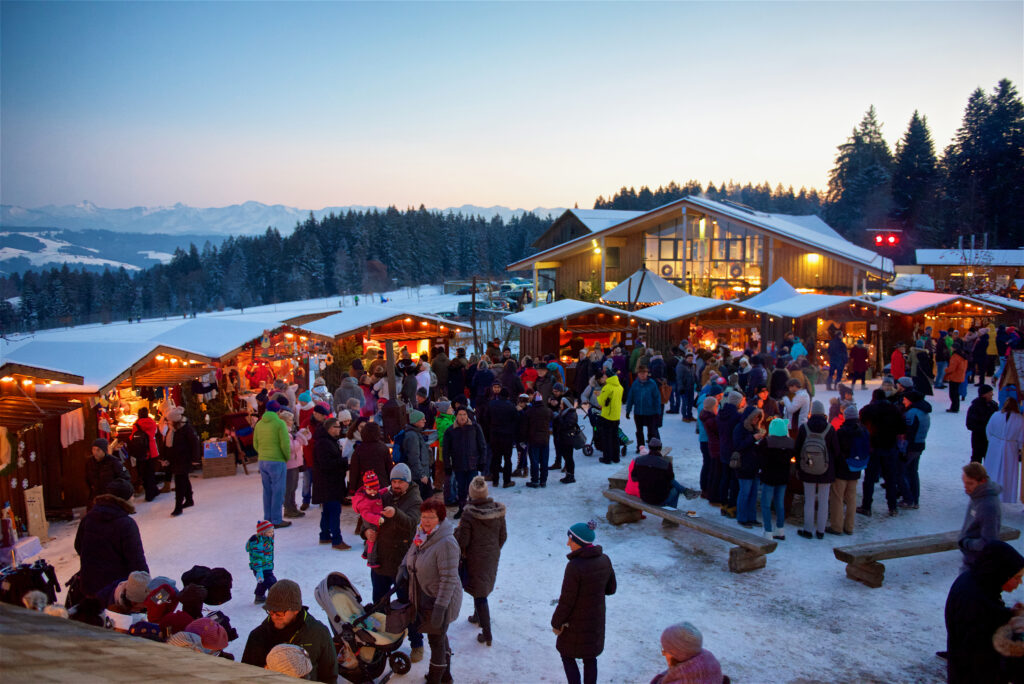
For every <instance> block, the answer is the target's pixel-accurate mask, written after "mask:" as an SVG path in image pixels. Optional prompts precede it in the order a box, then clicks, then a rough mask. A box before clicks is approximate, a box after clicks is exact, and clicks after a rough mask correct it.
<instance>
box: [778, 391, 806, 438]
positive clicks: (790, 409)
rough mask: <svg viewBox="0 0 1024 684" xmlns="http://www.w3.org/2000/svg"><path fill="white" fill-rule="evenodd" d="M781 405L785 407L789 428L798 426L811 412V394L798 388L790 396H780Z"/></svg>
mask: <svg viewBox="0 0 1024 684" xmlns="http://www.w3.org/2000/svg"><path fill="white" fill-rule="evenodd" d="M782 405H783V406H785V407H786V420H787V421H789V428H790V429H791V430H792V429H794V428H798V427H800V426H801V425H803V424H804V423H806V422H807V418H808V416H809V415H810V413H811V395H810V394H808V393H807V390H805V389H798V390H797V391H796V393H795V394H793V396H792V397H790V396H785V397H783V398H782Z"/></svg>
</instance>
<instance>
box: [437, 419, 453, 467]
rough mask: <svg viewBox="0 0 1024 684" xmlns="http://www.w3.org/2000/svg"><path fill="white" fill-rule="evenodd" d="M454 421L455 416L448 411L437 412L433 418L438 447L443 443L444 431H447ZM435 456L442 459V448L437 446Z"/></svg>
mask: <svg viewBox="0 0 1024 684" xmlns="http://www.w3.org/2000/svg"><path fill="white" fill-rule="evenodd" d="M454 422H455V416H453V415H451V414H450V413H438V414H437V417H436V418H434V429H435V430H437V444H438V447H440V445H442V444H444V433H446V432H448V428H450V427H451V426H452V424H453V423H454ZM437 457H438V458H439V459H441V460H444V453H443V451H442V449H440V448H438V450H437Z"/></svg>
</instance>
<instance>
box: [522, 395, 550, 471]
mask: <svg viewBox="0 0 1024 684" xmlns="http://www.w3.org/2000/svg"><path fill="white" fill-rule="evenodd" d="M553 419H554V414H553V413H552V411H551V409H550V408H548V407H547V405H546V404H545V402H544V400H543V399H542V398H541V395H540V393H537V394H535V395H534V398H533V401H532V402H531V403H530V406H529V407H528V408H527V409H526V410H525V411H524V412H523V421H524V425H525V431H526V448H527V452H528V454H529V458H530V481H529V482H527V483H526V486H527V487H531V488H536V487H546V486H547V480H548V443H549V441H550V435H551V422H552V420H553Z"/></svg>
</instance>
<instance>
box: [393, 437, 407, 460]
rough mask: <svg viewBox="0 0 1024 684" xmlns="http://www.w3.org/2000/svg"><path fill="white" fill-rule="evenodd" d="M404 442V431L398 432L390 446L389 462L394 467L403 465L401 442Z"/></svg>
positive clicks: (403, 455)
mask: <svg viewBox="0 0 1024 684" xmlns="http://www.w3.org/2000/svg"><path fill="white" fill-rule="evenodd" d="M404 440H405V430H399V431H398V434H397V435H395V439H394V443H393V444H392V445H391V462H392V463H394V464H395V465H398V464H399V463H405V454H403V453H402V442H403V441H404Z"/></svg>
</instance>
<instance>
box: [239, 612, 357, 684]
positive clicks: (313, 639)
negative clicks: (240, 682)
mask: <svg viewBox="0 0 1024 684" xmlns="http://www.w3.org/2000/svg"><path fill="white" fill-rule="evenodd" d="M278 644H294V645H295V646H300V647H302V648H303V649H304V650H305V651H306V655H308V656H309V661H310V662H311V663H312V664H313V670H312V671H311V672H310V673H309V678H310V679H312V680H313V681H316V682H330V683H331V684H335V683H336V682H337V681H338V652H337V650H335V648H334V639H333V638H332V637H331V633H330V632H329V631H328V630H327V627H325V626H324V624H323V623H321V622H320V621H319V620H317V619H316V618H314V617H313V616H312V615H310V614H309V609H308V608H306V607H305V606H303V607H302V611H301V612H300V613H299V614H298V615H296V616H295V619H294V620H292V621H291V622H290V623H288V624H287V625H285V626H284V629H277V628H276V627H274V623H273V622H271V620H270V617H267V619H265V620H264V621H263V622H261V623H260V624H259V626H258V627H256V629H254V630H252V631H251V632H249V638H248V639H247V640H246V642H245V651H244V652H243V653H242V662H243V663H245V664H246V665H255V666H256V667H266V665H267V654H268V653H270V649H272V648H274V647H275V646H277V645H278Z"/></svg>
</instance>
